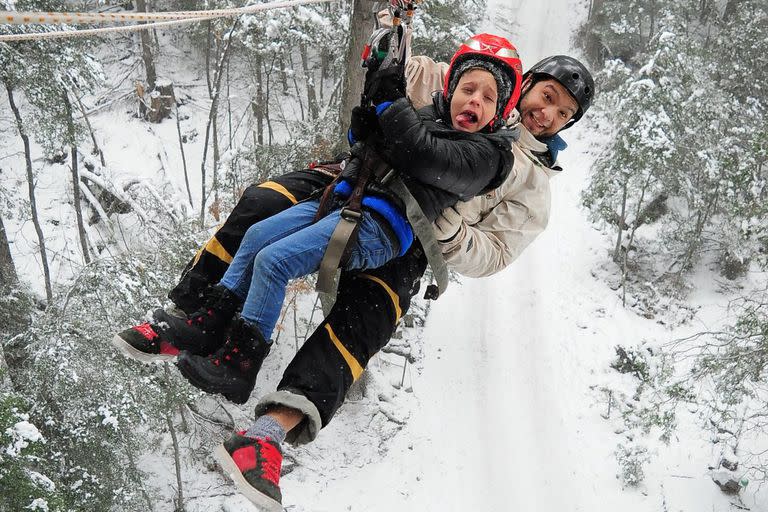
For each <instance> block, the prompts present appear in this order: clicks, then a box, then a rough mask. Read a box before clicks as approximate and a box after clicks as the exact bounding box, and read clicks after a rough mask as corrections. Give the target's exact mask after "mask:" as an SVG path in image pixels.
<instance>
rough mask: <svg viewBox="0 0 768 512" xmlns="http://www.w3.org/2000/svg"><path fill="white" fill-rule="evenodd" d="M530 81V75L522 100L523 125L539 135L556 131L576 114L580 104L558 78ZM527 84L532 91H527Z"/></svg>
mask: <svg viewBox="0 0 768 512" xmlns="http://www.w3.org/2000/svg"><path fill="white" fill-rule="evenodd" d="M530 84H531V82H530V78H529V79H528V80H526V82H525V83H523V98H522V99H521V100H520V116H521V117H522V121H523V126H525V127H526V128H527V129H528V131H529V132H531V133H532V134H533V135H534V136H535V137H548V136H550V135H554V134H556V133H557V132H558V131H560V128H562V127H563V126H565V123H567V122H568V121H570V119H571V118H572V117H573V116H574V115H575V114H576V112H577V111H578V109H579V105H578V103H576V100H574V99H573V96H571V93H569V92H568V89H566V88H565V87H563V85H562V84H561V83H560V82H558V81H557V80H541V81H538V82H536V83H535V84H533V86H531V85H530ZM526 87H528V88H529V89H528V91H525V88H526Z"/></svg>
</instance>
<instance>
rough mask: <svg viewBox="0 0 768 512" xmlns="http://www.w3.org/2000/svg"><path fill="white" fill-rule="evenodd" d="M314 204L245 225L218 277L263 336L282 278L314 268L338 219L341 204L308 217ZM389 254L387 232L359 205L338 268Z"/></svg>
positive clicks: (276, 313)
mask: <svg viewBox="0 0 768 512" xmlns="http://www.w3.org/2000/svg"><path fill="white" fill-rule="evenodd" d="M318 207H319V202H318V201H309V202H306V203H300V204H297V205H296V206H293V207H291V208H288V209H287V210H284V211H282V212H280V213H278V214H277V215H273V216H272V217H269V218H267V219H264V220H262V221H260V222H257V223H256V224H254V225H253V226H251V227H250V228H249V229H248V231H247V232H246V233H245V237H244V238H243V241H242V242H241V243H240V248H239V249H238V250H237V253H236V254H235V257H234V259H233V260H232V263H231V264H230V265H229V268H228V269H227V272H226V273H225V274H224V277H223V278H222V279H221V283H220V284H222V285H223V286H225V287H226V288H227V289H229V290H230V291H231V292H232V293H234V294H235V295H237V296H239V297H240V298H241V299H244V301H245V302H244V304H243V311H242V317H243V318H244V319H245V320H247V321H248V322H251V323H253V324H255V325H256V326H257V327H258V328H259V330H260V331H261V333H262V334H263V335H264V338H265V339H267V340H268V339H269V338H270V336H272V331H273V330H274V328H275V324H277V320H278V319H279V317H280V309H281V307H282V305H283V300H284V299H285V288H286V286H288V280H290V279H293V278H297V277H301V276H305V275H308V274H311V273H312V272H316V271H317V270H318V269H319V268H320V262H321V261H322V259H323V255H324V254H325V249H326V247H327V246H328V241H329V240H330V239H331V234H332V233H333V230H334V229H335V228H336V224H338V222H339V214H340V211H341V210H334V211H332V212H331V213H330V214H328V215H327V216H325V217H324V218H322V219H320V220H319V221H317V222H315V223H313V222H312V221H313V219H314V217H315V214H316V213H317V209H318ZM394 257H395V247H393V244H392V241H391V240H390V239H389V237H388V236H387V233H386V232H385V231H384V229H382V227H381V226H380V225H379V223H378V222H377V221H376V220H374V219H373V218H372V217H371V214H370V212H367V211H364V212H363V218H362V219H361V221H360V227H359V228H358V232H357V241H356V242H355V244H354V245H353V246H352V248H351V252H350V254H349V261H348V262H347V264H346V265H345V267H344V268H346V269H348V270H351V269H364V268H377V267H380V266H382V265H383V264H384V263H386V262H387V261H389V260H391V259H392V258H394Z"/></svg>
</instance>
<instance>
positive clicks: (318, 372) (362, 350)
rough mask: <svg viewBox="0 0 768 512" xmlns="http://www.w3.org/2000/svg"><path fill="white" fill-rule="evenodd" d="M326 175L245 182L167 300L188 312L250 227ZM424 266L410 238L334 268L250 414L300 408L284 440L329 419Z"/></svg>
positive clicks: (304, 437) (319, 184)
mask: <svg viewBox="0 0 768 512" xmlns="http://www.w3.org/2000/svg"><path fill="white" fill-rule="evenodd" d="M332 179H333V175H331V174H329V173H327V172H326V171H324V170H321V169H304V170H300V171H294V172H289V173H287V174H284V175H282V176H280V177H277V178H274V179H273V180H271V181H267V182H264V183H261V184H258V185H251V186H250V187H248V188H247V189H246V190H245V192H244V193H243V196H242V197H241V198H240V201H239V202H238V203H237V205H236V206H235V208H234V210H232V213H231V214H230V215H229V217H228V218H227V220H226V221H225V222H224V224H223V225H222V226H221V228H219V230H218V231H217V232H216V234H215V235H214V236H213V237H212V238H211V239H210V240H209V241H208V242H207V243H206V244H205V245H204V246H203V247H202V248H201V249H200V251H199V252H198V254H197V255H196V256H195V258H194V259H193V260H192V261H191V262H190V263H189V264H188V266H187V268H186V270H185V272H184V274H183V276H182V278H181V281H180V282H179V284H178V285H177V286H176V287H175V288H174V289H173V290H172V291H171V292H170V293H169V297H170V298H171V300H173V302H174V303H175V304H176V305H177V306H179V307H180V308H182V309H183V310H184V311H186V312H187V313H190V312H192V311H194V310H196V309H197V308H198V307H199V305H200V292H201V291H202V290H203V289H204V288H205V287H206V286H208V285H209V284H213V283H217V282H218V281H219V280H220V279H221V277H222V276H223V275H224V272H225V271H226V270H227V267H228V265H229V263H230V262H231V261H232V257H233V256H234V254H235V252H237V248H238V247H239V245H240V242H241V240H242V239H243V236H244V235H245V232H246V231H247V230H248V228H249V227H250V226H251V225H253V224H255V223H256V222H258V221H260V220H262V219H264V218H267V217H269V216H271V215H274V214H276V213H278V212H280V211H282V210H284V209H286V208H289V207H290V206H292V205H294V204H296V203H297V202H299V201H302V200H304V199H306V198H307V197H309V196H310V195H311V194H312V193H314V192H317V191H318V190H321V189H322V188H324V187H325V186H326V185H328V184H329V183H330V182H331V181H332ZM426 265H427V262H426V257H425V256H424V254H423V251H422V249H421V246H420V245H419V244H418V243H414V244H413V246H412V247H411V249H410V250H409V251H408V253H406V254H405V255H404V256H402V257H400V258H396V259H394V260H392V261H390V262H389V263H387V264H386V265H384V266H383V267H381V268H378V269H373V270H365V271H359V272H342V275H341V280H340V282H339V290H338V295H337V299H336V303H335V305H334V306H333V309H332V310H331V311H330V313H329V314H328V316H327V317H326V318H325V319H324V320H323V322H322V323H321V324H320V326H319V327H318V328H317V329H316V330H315V332H314V333H312V335H311V336H310V337H309V338H308V339H307V341H306V342H305V343H304V345H303V346H302V347H301V348H300V350H299V351H298V353H297V354H296V356H295V357H294V358H293V360H292V361H291V362H290V364H289V365H288V367H287V368H286V370H285V372H284V374H283V378H282V380H281V381H280V383H279V384H278V392H277V393H275V394H273V395H272V396H271V397H270V396H268V397H267V398H266V401H265V402H263V403H262V404H260V406H257V412H258V411H259V408H260V407H261V410H262V411H263V410H265V408H266V407H267V406H269V405H271V404H283V405H288V406H291V407H295V408H297V409H299V410H302V411H303V412H305V414H306V415H307V418H308V419H307V421H305V422H304V424H303V425H300V426H299V427H297V428H296V429H294V430H295V431H296V432H291V434H292V435H289V440H293V441H299V442H306V441H310V440H312V439H313V438H314V437H315V436H316V435H317V431H318V430H319V429H320V428H322V427H324V426H325V425H327V424H328V422H329V421H330V420H331V418H332V417H333V415H334V413H335V412H336V410H337V409H338V408H339V406H340V405H341V404H342V402H343V401H344V397H345V396H346V394H347V391H348V390H349V387H350V386H351V385H352V383H353V382H354V381H355V380H357V379H358V378H359V377H360V375H361V374H362V372H363V369H364V368H365V367H366V365H367V364H368V361H369V360H370V358H371V357H372V356H373V355H374V354H375V353H376V352H378V351H379V350H381V348H382V347H384V345H386V344H387V343H388V342H389V339H390V338H391V336H392V334H393V333H394V331H395V328H396V327H397V324H398V322H399V320H400V318H402V316H403V315H404V314H405V312H406V311H407V310H408V308H409V306H410V302H411V298H412V297H413V296H414V295H415V294H416V293H417V292H418V289H419V280H420V279H421V277H422V275H423V274H424V271H425V269H426ZM286 397H287V398H286ZM314 409H316V411H315V410H314Z"/></svg>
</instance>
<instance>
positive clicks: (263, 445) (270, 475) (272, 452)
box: [256, 438, 283, 486]
mask: <svg viewBox="0 0 768 512" xmlns="http://www.w3.org/2000/svg"><path fill="white" fill-rule="evenodd" d="M268 440H269V438H266V439H257V440H256V441H257V442H258V443H259V453H260V455H261V472H262V475H261V476H262V477H263V478H264V479H265V480H269V481H270V482H272V483H273V484H275V485H276V486H279V485H280V466H281V465H282V462H283V455H282V454H281V453H280V450H278V449H277V447H276V446H275V445H273V444H272V443H268V442H267V441H268Z"/></svg>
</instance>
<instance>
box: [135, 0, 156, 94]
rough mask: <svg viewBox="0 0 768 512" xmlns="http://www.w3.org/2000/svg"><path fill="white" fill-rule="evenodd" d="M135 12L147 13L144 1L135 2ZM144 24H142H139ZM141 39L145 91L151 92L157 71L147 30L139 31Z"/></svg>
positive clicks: (137, 0)
mask: <svg viewBox="0 0 768 512" xmlns="http://www.w3.org/2000/svg"><path fill="white" fill-rule="evenodd" d="M136 11H137V12H148V11H147V2H146V0H136ZM141 24H142V25H143V24H144V23H143V22H142V23H141ZM139 37H140V39H141V59H142V60H143V61H144V70H145V71H146V73H147V90H148V91H149V92H152V91H153V90H154V89H155V84H156V83H157V71H155V60H154V57H153V56H152V38H151V37H150V34H149V31H148V30H139Z"/></svg>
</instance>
